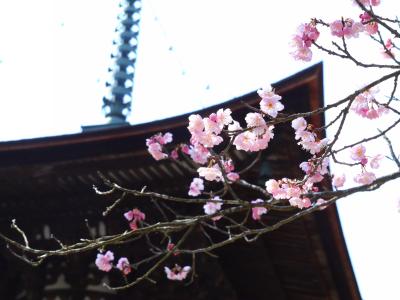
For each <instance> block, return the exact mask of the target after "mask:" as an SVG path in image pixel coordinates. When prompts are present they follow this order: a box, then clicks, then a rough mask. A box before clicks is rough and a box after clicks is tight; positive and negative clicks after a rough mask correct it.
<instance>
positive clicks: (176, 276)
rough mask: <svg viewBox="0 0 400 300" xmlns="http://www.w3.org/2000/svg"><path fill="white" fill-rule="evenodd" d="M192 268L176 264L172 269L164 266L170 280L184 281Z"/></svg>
mask: <svg viewBox="0 0 400 300" xmlns="http://www.w3.org/2000/svg"><path fill="white" fill-rule="evenodd" d="M191 269H192V268H191V267H189V266H186V267H183V268H182V267H181V266H179V265H175V266H174V267H173V268H172V269H170V268H168V267H164V271H165V274H167V278H168V279H169V280H178V281H182V280H184V279H185V278H186V277H187V275H188V274H189V272H190V270H191Z"/></svg>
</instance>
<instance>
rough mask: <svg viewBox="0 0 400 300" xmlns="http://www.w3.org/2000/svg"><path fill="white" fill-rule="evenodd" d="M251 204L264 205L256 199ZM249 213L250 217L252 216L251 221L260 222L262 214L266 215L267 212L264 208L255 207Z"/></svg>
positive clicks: (262, 201) (260, 200)
mask: <svg viewBox="0 0 400 300" xmlns="http://www.w3.org/2000/svg"><path fill="white" fill-rule="evenodd" d="M251 203H253V204H257V203H264V200H262V199H257V200H254V201H251ZM251 212H252V214H251V216H252V218H253V220H255V221H258V220H261V216H262V215H263V214H266V213H267V212H268V210H267V209H266V208H265V207H262V206H256V207H253V208H252V209H251Z"/></svg>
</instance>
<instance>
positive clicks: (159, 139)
mask: <svg viewBox="0 0 400 300" xmlns="http://www.w3.org/2000/svg"><path fill="white" fill-rule="evenodd" d="M171 142H172V133H169V132H167V133H165V134H164V135H162V134H161V133H157V134H155V135H153V136H152V137H150V138H148V139H146V146H147V150H148V151H149V153H150V154H151V156H153V158H154V159H155V160H161V159H165V158H167V157H168V154H166V153H164V152H163V145H165V144H168V143H171Z"/></svg>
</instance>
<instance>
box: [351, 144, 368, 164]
mask: <svg viewBox="0 0 400 300" xmlns="http://www.w3.org/2000/svg"><path fill="white" fill-rule="evenodd" d="M350 154H351V159H353V160H356V161H361V160H363V159H364V158H365V147H364V146H363V145H362V144H359V145H355V146H354V147H351V149H350Z"/></svg>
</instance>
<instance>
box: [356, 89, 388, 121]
mask: <svg viewBox="0 0 400 300" xmlns="http://www.w3.org/2000/svg"><path fill="white" fill-rule="evenodd" d="M378 91H379V90H378V88H371V89H369V90H367V91H365V92H363V93H361V94H359V95H357V97H355V99H354V102H353V104H352V105H351V109H352V111H354V112H355V113H356V114H358V115H360V116H361V117H363V118H367V119H371V120H372V119H377V118H379V117H381V116H382V115H383V114H386V113H388V112H389V109H388V108H386V107H384V106H383V105H380V104H379V103H378V102H377V101H376V99H375V95H376V94H377V93H378Z"/></svg>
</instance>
